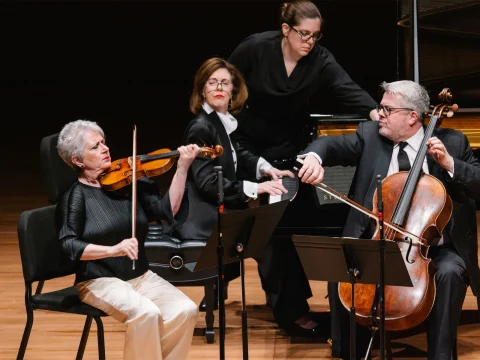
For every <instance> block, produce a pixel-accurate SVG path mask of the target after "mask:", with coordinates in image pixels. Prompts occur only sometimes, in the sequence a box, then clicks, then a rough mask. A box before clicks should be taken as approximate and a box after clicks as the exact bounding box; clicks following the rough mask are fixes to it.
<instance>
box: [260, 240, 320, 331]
mask: <svg viewBox="0 0 480 360" xmlns="http://www.w3.org/2000/svg"><path fill="white" fill-rule="evenodd" d="M256 260H257V262H258V274H259V275H260V279H261V281H262V288H263V290H264V291H265V293H266V295H267V300H268V303H269V305H270V306H271V308H272V311H273V316H274V317H275V321H276V322H277V324H278V325H279V326H280V327H284V328H285V327H288V326H290V325H292V324H293V322H295V320H297V319H299V318H300V317H302V316H303V315H305V314H307V313H308V311H309V310H310V307H309V305H308V302H307V299H308V298H309V297H311V296H312V291H311V289H310V284H309V282H308V279H307V276H306V275H305V272H304V270H303V266H302V264H301V262H300V259H299V257H298V255H297V250H296V248H295V246H294V245H293V242H292V239H291V236H290V235H285V236H273V237H272V238H271V239H270V242H269V244H268V246H267V247H266V248H265V251H264V252H263V254H262V255H261V257H260V258H258V259H256Z"/></svg>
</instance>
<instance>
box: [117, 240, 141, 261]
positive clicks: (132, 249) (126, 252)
mask: <svg viewBox="0 0 480 360" xmlns="http://www.w3.org/2000/svg"><path fill="white" fill-rule="evenodd" d="M112 253H113V255H112V256H113V257H116V256H128V257H129V259H130V260H136V259H138V241H137V239H136V238H130V239H125V240H123V241H122V242H120V243H118V244H117V245H114V246H112Z"/></svg>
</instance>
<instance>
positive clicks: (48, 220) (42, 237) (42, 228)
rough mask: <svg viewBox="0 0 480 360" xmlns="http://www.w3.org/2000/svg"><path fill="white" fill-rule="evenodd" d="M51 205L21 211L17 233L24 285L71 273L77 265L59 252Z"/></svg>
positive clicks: (53, 207) (53, 212)
mask: <svg viewBox="0 0 480 360" xmlns="http://www.w3.org/2000/svg"><path fill="white" fill-rule="evenodd" d="M55 208H56V206H55V205H50V206H46V207H42V208H39V209H33V210H28V211H24V212H23V213H22V214H21V215H20V218H19V220H18V226H17V232H18V242H19V245H20V256H21V259H22V268H23V277H24V278H25V281H26V282H28V283H32V282H34V281H41V280H49V279H53V278H57V277H61V276H66V275H70V274H73V273H75V270H76V267H77V264H76V263H75V262H74V261H72V260H70V259H69V258H68V257H67V255H66V254H65V253H64V252H63V251H62V250H61V248H60V242H59V240H58V235H57V232H56V230H55Z"/></svg>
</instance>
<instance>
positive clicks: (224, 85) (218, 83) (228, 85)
mask: <svg viewBox="0 0 480 360" xmlns="http://www.w3.org/2000/svg"><path fill="white" fill-rule="evenodd" d="M207 86H208V87H209V88H211V89H218V87H219V86H221V87H222V89H228V90H231V88H232V83H231V82H230V81H228V80H223V81H217V80H213V79H210V80H208V81H207Z"/></svg>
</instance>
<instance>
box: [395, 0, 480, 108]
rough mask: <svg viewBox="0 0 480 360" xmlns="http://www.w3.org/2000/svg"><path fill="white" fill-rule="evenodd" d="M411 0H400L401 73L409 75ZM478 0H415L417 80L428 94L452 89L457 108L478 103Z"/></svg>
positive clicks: (479, 32)
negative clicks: (416, 13)
mask: <svg viewBox="0 0 480 360" xmlns="http://www.w3.org/2000/svg"><path fill="white" fill-rule="evenodd" d="M411 3H412V1H411V0H402V1H401V11H400V13H401V19H400V21H399V23H398V25H399V26H400V27H401V28H402V29H403V30H404V31H403V36H404V38H405V42H404V44H405V46H404V51H405V61H404V64H400V67H401V68H404V69H405V76H406V77H407V78H413V77H412V76H411V75H412V62H411V59H412V56H411V52H412V47H411V44H410V41H411V40H410V38H409V37H408V33H409V28H408V27H409V26H410V18H411ZM478 19H480V1H479V0H474V1H472V0H469V1H465V0H460V1H458V0H457V1H455V0H454V1H452V0H449V1H447V0H421V1H418V41H419V72H420V82H421V84H422V85H424V86H426V87H427V89H428V90H429V91H430V93H431V95H432V94H437V93H438V92H440V90H441V89H442V88H444V87H449V88H451V89H452V91H453V93H454V96H455V102H456V103H458V105H459V106H460V108H461V109H466V108H472V107H478V104H479V103H480V47H479V46H478V44H479V43H480V21H479V20H478Z"/></svg>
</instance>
